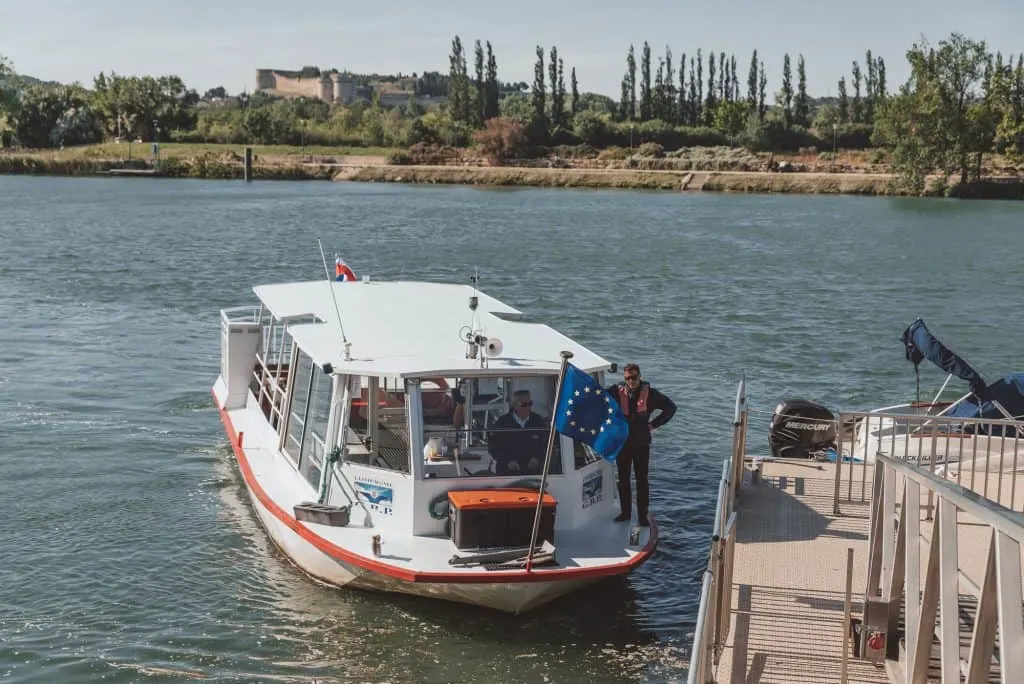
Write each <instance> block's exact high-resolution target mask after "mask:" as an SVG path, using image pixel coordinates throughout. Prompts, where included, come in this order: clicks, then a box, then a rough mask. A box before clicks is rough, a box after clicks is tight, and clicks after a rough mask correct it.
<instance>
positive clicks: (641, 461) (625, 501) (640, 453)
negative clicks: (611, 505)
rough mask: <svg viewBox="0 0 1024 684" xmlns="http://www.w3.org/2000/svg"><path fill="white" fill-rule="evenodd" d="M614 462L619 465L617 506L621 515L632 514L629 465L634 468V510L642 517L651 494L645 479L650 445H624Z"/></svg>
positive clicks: (648, 463) (645, 513)
mask: <svg viewBox="0 0 1024 684" xmlns="http://www.w3.org/2000/svg"><path fill="white" fill-rule="evenodd" d="M615 462H616V464H618V467H619V506H621V509H622V514H623V515H630V516H631V515H632V514H633V496H632V494H631V493H630V489H631V487H630V485H631V483H630V481H629V480H630V477H629V474H630V473H629V471H630V468H631V467H635V468H636V512H637V515H638V516H639V517H640V518H641V519H642V518H644V517H645V516H646V515H647V503H648V501H649V500H650V494H651V492H650V483H649V482H648V480H647V472H648V466H650V464H651V445H650V444H637V445H636V446H633V445H628V446H625V447H623V449H622V451H620V452H619V455H618V456H616V458H615Z"/></svg>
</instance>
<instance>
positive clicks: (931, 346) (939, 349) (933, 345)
mask: <svg viewBox="0 0 1024 684" xmlns="http://www.w3.org/2000/svg"><path fill="white" fill-rule="evenodd" d="M900 339H901V340H903V344H904V346H905V347H906V353H907V360H908V361H911V362H913V364H914V366H915V367H916V366H917V365H918V364H920V363H921V361H922V360H923V359H928V360H929V361H931V362H932V363H934V364H935V365H936V366H938V367H939V368H941V369H942V370H944V371H946V372H947V373H950V374H952V375H955V376H957V377H958V378H961V379H963V380H966V381H967V382H969V383H970V385H971V391H972V392H974V393H975V394H981V393H982V392H984V390H985V381H984V380H982V378H981V376H980V375H979V374H978V371H976V370H974V368H972V367H971V364H969V363H967V361H965V360H964V359H963V358H961V357H960V356H958V355H957V354H956V353H955V352H954V351H953V350H952V349H950V348H949V347H947V346H946V345H944V344H942V342H940V341H939V339H938V338H937V337H935V336H934V335H932V334H931V333H930V332H929V331H928V327H927V326H926V325H925V324H924V321H923V320H921V319H920V318H918V319H917V320H915V321H914V322H913V323H911V324H910V325H909V326H908V327H907V329H906V330H904V331H903V335H902V337H901V338H900Z"/></svg>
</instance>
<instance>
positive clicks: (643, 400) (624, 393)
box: [619, 382, 651, 422]
mask: <svg viewBox="0 0 1024 684" xmlns="http://www.w3.org/2000/svg"><path fill="white" fill-rule="evenodd" d="M650 388H651V386H650V385H648V384H647V383H646V382H642V383H640V396H638V397H637V399H636V416H634V418H633V420H640V419H641V418H642V419H644V420H646V419H647V415H648V413H649V411H648V410H647V399H648V397H649V396H650V394H651V392H650ZM619 408H620V409H622V415H624V416H625V417H626V419H627V420H630V415H629V388H628V387H626V386H625V385H619ZM631 422H632V421H631Z"/></svg>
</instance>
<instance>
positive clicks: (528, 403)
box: [516, 400, 533, 408]
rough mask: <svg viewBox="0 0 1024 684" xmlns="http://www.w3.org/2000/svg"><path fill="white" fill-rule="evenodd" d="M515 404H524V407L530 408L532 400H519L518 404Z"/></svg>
mask: <svg viewBox="0 0 1024 684" xmlns="http://www.w3.org/2000/svg"><path fill="white" fill-rule="evenodd" d="M516 406H525V407H526V408H530V407H531V406H533V401H532V400H531V401H521V402H519V403H518V404H516Z"/></svg>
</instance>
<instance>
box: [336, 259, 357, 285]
mask: <svg viewBox="0 0 1024 684" xmlns="http://www.w3.org/2000/svg"><path fill="white" fill-rule="evenodd" d="M334 279H335V280H336V281H338V282H351V281H353V280H355V279H356V274H355V272H354V271H353V270H352V269H351V268H349V265H348V264H346V263H345V260H344V259H342V258H341V257H340V256H338V255H337V254H335V255H334Z"/></svg>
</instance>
